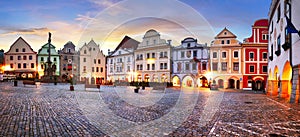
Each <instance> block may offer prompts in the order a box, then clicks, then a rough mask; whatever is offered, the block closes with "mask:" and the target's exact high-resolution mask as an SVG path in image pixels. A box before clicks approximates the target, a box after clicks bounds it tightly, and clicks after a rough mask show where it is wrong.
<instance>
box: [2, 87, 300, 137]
mask: <svg viewBox="0 0 300 137" xmlns="http://www.w3.org/2000/svg"><path fill="white" fill-rule="evenodd" d="M0 87H1V88H0V136H122V137H124V136H176V137H177V136H276V135H281V136H300V107H299V105H298V104H294V105H293V104H286V103H284V102H281V101H278V100H276V98H270V97H268V96H266V95H264V94H253V93H251V92H247V93H243V92H230V91H225V92H220V91H209V90H208V89H178V88H177V89H175V88H174V89H172V88H170V89H166V90H165V91H153V90H152V89H149V88H148V89H147V88H146V90H140V93H138V94H137V93H133V88H131V87H106V86H101V92H97V90H95V91H85V89H84V86H83V85H75V90H76V91H75V92H72V91H69V85H68V84H58V85H57V86H54V85H53V84H41V85H38V88H35V87H34V86H32V87H31V86H28V87H23V85H22V84H21V82H19V86H18V87H13V83H11V82H2V83H0Z"/></svg>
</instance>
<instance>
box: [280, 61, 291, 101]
mask: <svg viewBox="0 0 300 137" xmlns="http://www.w3.org/2000/svg"><path fill="white" fill-rule="evenodd" d="M291 78H292V67H291V65H290V62H289V61H286V62H285V64H284V67H283V70H282V78H281V87H280V88H281V97H282V98H287V99H290V97H291V88H292V83H291Z"/></svg>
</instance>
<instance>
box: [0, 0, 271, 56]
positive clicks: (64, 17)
mask: <svg viewBox="0 0 300 137" xmlns="http://www.w3.org/2000/svg"><path fill="white" fill-rule="evenodd" d="M270 4H271V0H180V1H177V0H151V1H146V0H145V1H144V0H123V1H120V0H80V1H78V0H64V1H61V0H51V1H41V0H30V1H27V0H9V1H0V16H1V22H0V49H4V50H5V52H6V51H7V50H8V49H9V47H10V46H11V44H13V42H14V41H15V40H16V39H17V38H18V37H20V36H22V37H23V38H24V39H25V40H26V41H27V42H28V43H29V44H30V45H31V47H32V48H33V49H34V50H35V51H38V49H39V48H40V47H41V46H42V45H44V44H45V43H46V42H47V39H48V32H51V33H52V43H53V44H54V45H55V46H56V48H57V49H60V48H62V47H63V45H64V44H65V43H67V42H68V41H72V42H73V43H74V44H75V45H76V47H77V49H78V48H80V47H81V46H82V45H83V44H84V43H85V42H86V43H88V42H89V41H90V40H91V39H93V40H95V42H96V43H97V44H100V48H101V49H102V50H103V51H104V52H105V53H106V52H107V49H111V50H113V49H114V48H115V47H116V46H117V45H118V43H119V42H120V41H121V40H122V38H123V37H124V36H125V35H128V36H130V37H132V38H134V39H136V40H138V41H141V40H142V36H143V35H144V34H145V32H146V31H147V30H149V29H156V30H157V31H158V32H159V33H160V34H161V37H162V38H163V39H171V40H172V44H173V46H177V45H179V43H180V41H181V40H183V39H184V38H185V37H188V36H192V37H195V38H197V39H198V42H199V43H210V42H211V41H212V40H213V37H214V36H215V35H216V34H217V33H219V32H220V31H221V30H222V29H223V28H224V27H227V28H228V29H229V30H230V31H232V32H233V33H234V34H236V35H237V37H238V39H239V40H240V41H241V42H242V40H243V39H244V38H247V37H249V36H250V35H251V26H252V25H253V23H254V21H255V20H257V19H261V18H267V16H268V10H269V6H270Z"/></svg>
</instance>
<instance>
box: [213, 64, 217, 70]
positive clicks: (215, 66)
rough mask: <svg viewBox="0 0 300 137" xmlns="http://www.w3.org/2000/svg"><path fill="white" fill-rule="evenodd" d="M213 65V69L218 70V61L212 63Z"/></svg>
mask: <svg viewBox="0 0 300 137" xmlns="http://www.w3.org/2000/svg"><path fill="white" fill-rule="evenodd" d="M212 65H213V68H212V69H213V71H217V70H218V63H212Z"/></svg>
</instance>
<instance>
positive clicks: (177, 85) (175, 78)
mask: <svg viewBox="0 0 300 137" xmlns="http://www.w3.org/2000/svg"><path fill="white" fill-rule="evenodd" d="M172 83H173V86H176V87H180V78H179V77H178V76H174V77H173V78H172Z"/></svg>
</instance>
